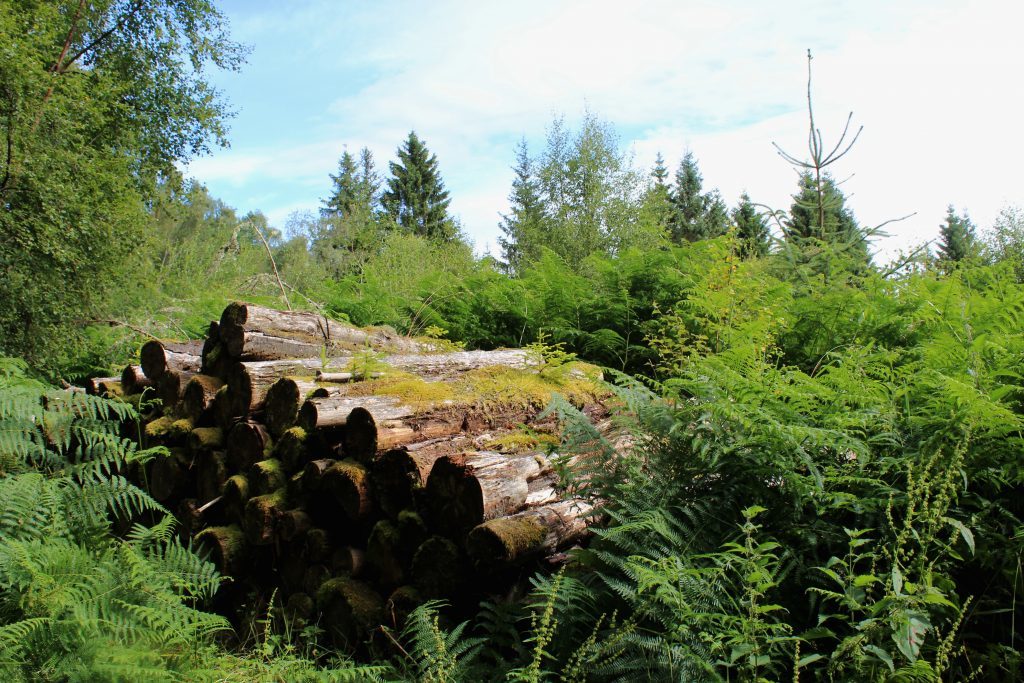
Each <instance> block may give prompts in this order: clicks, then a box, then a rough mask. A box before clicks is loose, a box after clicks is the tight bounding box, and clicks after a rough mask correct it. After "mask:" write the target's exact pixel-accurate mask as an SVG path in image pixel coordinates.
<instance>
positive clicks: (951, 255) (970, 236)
mask: <svg viewBox="0 0 1024 683" xmlns="http://www.w3.org/2000/svg"><path fill="white" fill-rule="evenodd" d="M938 252H939V253H938V255H939V261H940V262H944V263H946V264H949V265H952V264H956V263H959V262H961V261H963V260H965V259H968V258H970V257H972V256H976V255H977V253H978V240H977V237H976V235H975V229H974V223H972V222H971V219H970V218H968V217H967V214H960V215H959V216H958V215H957V214H956V210H955V209H954V208H953V205H952V204H950V205H949V206H948V207H947V208H946V222H945V223H943V224H942V226H940V228H939V247H938Z"/></svg>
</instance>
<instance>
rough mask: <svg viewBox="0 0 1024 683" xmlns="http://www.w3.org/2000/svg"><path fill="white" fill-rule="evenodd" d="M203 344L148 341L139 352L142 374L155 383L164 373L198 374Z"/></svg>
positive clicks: (199, 342)
mask: <svg viewBox="0 0 1024 683" xmlns="http://www.w3.org/2000/svg"><path fill="white" fill-rule="evenodd" d="M202 352H203V342H202V341H201V340H194V341H186V342H165V341H156V340H153V341H148V342H146V343H145V344H143V345H142V350H141V351H140V352H139V364H140V365H141V366H142V372H143V373H145V375H146V377H148V378H149V379H150V380H152V381H154V382H157V381H159V380H160V378H161V377H162V376H163V374H164V373H165V372H199V370H200V368H201V366H202Z"/></svg>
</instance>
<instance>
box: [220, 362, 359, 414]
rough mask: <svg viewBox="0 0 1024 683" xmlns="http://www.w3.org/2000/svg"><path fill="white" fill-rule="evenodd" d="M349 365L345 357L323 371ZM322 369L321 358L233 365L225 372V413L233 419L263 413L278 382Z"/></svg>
mask: <svg viewBox="0 0 1024 683" xmlns="http://www.w3.org/2000/svg"><path fill="white" fill-rule="evenodd" d="M348 362H349V359H348V357H337V358H329V359H328V364H327V366H326V369H330V368H332V367H336V368H343V367H345V366H346V365H347V364H348ZM324 369H325V366H324V363H323V360H322V359H320V358H297V359H294V360H276V361H258V362H249V363H242V362H235V363H232V364H231V367H229V368H228V372H227V385H228V412H229V414H230V415H231V416H232V417H244V416H245V415H248V414H249V413H254V412H257V411H259V410H262V409H263V402H264V400H265V399H266V396H267V391H268V390H269V389H270V387H271V386H272V385H273V384H274V382H276V381H277V380H279V379H281V378H282V377H291V378H293V379H295V378H299V377H309V378H312V377H314V376H319V375H320V374H321V371H322V370H324ZM317 381H320V380H319V379H318V380H317Z"/></svg>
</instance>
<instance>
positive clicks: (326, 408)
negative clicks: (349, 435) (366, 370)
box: [298, 396, 413, 432]
mask: <svg viewBox="0 0 1024 683" xmlns="http://www.w3.org/2000/svg"><path fill="white" fill-rule="evenodd" d="M356 408H359V409H360V410H362V411H365V412H366V413H368V414H369V415H370V416H372V417H373V418H374V419H375V420H376V421H380V422H386V421H389V420H400V419H402V418H404V417H409V416H411V415H412V414H413V411H412V408H409V407H408V406H405V405H402V403H401V402H400V401H399V400H398V399H397V398H393V397H391V396H332V397H328V398H311V399H309V400H307V401H306V402H304V403H303V404H302V407H301V408H300V409H299V417H298V424H299V425H300V426H301V427H302V428H303V429H305V430H306V431H307V432H311V431H313V430H314V429H325V428H329V427H344V426H346V425H347V424H348V419H349V416H350V415H351V414H352V411H353V410H355V409H356Z"/></svg>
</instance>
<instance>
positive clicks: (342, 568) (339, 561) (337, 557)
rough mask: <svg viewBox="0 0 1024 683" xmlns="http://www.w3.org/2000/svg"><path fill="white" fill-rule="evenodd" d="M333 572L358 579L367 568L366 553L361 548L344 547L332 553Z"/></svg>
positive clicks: (331, 564)
mask: <svg viewBox="0 0 1024 683" xmlns="http://www.w3.org/2000/svg"><path fill="white" fill-rule="evenodd" d="M330 567H331V571H333V572H334V573H335V574H344V575H346V576H351V577H352V578H353V579H358V578H359V577H361V576H362V575H363V572H364V570H365V568H366V553H365V552H364V551H363V550H362V549H361V548H356V547H354V546H351V545H343V546H340V547H338V548H335V549H334V550H332V551H331V557H330Z"/></svg>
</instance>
